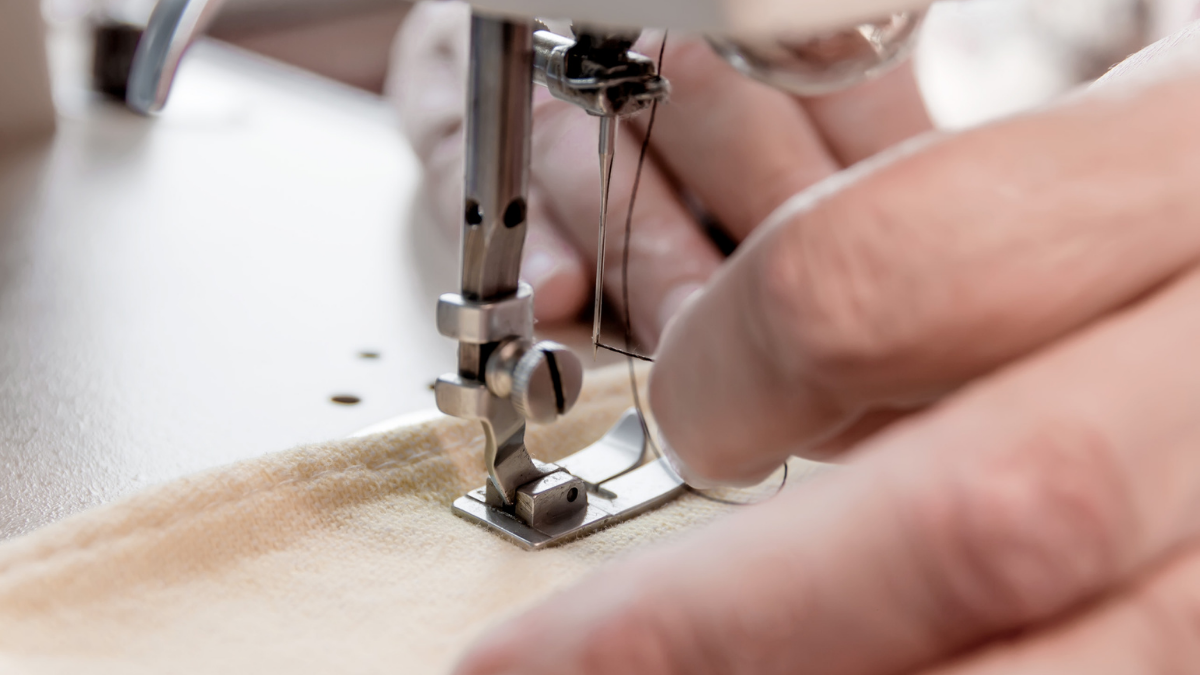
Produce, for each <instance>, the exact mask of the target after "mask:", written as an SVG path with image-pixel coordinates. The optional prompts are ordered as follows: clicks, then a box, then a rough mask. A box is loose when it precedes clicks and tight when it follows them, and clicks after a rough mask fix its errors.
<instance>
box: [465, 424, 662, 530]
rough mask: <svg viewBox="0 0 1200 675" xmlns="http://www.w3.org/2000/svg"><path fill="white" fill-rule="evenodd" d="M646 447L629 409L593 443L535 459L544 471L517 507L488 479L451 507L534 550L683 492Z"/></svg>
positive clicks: (522, 493)
mask: <svg viewBox="0 0 1200 675" xmlns="http://www.w3.org/2000/svg"><path fill="white" fill-rule="evenodd" d="M645 451H646V438H645V436H644V435H643V433H642V423H641V420H639V419H638V414H637V411H634V410H630V411H629V412H627V413H625V415H624V416H623V417H622V418H621V421H620V422H618V423H617V425H616V426H615V427H613V428H612V430H611V431H609V432H608V434H607V435H606V436H605V437H604V438H602V439H600V441H599V442H597V443H595V444H594V445H591V446H589V447H587V448H585V449H583V450H580V451H579V452H577V453H575V454H574V455H571V456H570V457H567V458H566V459H562V460H560V461H559V462H558V463H557V464H541V463H537V465H538V466H539V468H541V469H542V470H544V471H546V472H547V473H546V475H545V476H544V477H542V478H539V479H537V480H535V481H532V482H530V483H528V484H526V485H524V486H522V487H521V488H519V489H518V490H517V499H516V504H515V505H514V506H515V508H514V509H513V510H512V511H510V510H508V509H505V508H503V507H497V506H492V505H490V504H491V502H490V501H489V498H488V491H489V488H490V487H491V484H490V483H489V484H488V485H486V486H484V487H481V488H479V489H478V490H472V491H471V492H469V493H467V495H466V496H464V497H459V498H458V500H457V501H455V502H454V513H455V514H457V515H459V516H462V517H463V518H466V519H468V520H472V521H474V522H476V523H479V524H480V525H484V526H487V527H489V528H491V529H494V530H496V532H497V533H498V534H500V535H501V536H503V537H505V538H507V539H509V540H511V541H512V542H513V543H515V544H517V545H519V546H523V547H525V548H527V549H530V550H536V549H540V548H545V547H547V546H553V545H555V544H559V543H563V542H566V541H569V540H571V539H574V538H576V537H580V536H583V535H586V534H589V533H591V532H593V531H595V530H598V529H600V528H603V527H605V526H608V525H614V524H616V523H618V522H620V521H622V520H625V519H627V518H632V517H634V516H636V515H639V514H641V513H644V512H646V511H650V510H652V509H655V508H657V507H659V506H661V505H662V504H665V503H666V502H669V501H671V500H672V499H674V498H675V497H677V496H679V494H680V493H681V492H682V491H683V489H684V485H683V482H682V481H681V480H680V479H679V477H678V476H676V475H675V473H674V472H673V471H671V469H670V468H668V467H667V466H666V464H665V462H664V461H663V460H661V459H660V460H656V461H654V462H651V463H650V464H647V465H645V466H640V465H641V462H642V458H643V456H644V454H645ZM639 466H640V468H638V467H639Z"/></svg>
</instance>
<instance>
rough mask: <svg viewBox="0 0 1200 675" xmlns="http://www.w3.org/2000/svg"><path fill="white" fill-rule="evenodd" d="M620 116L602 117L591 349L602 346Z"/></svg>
mask: <svg viewBox="0 0 1200 675" xmlns="http://www.w3.org/2000/svg"><path fill="white" fill-rule="evenodd" d="M620 125H621V120H620V118H619V117H601V118H600V227H599V235H598V236H599V241H598V242H597V245H596V299H595V302H594V303H593V305H592V307H593V309H592V312H593V314H592V351H593V352H595V350H596V349H597V348H598V347H599V345H600V326H601V324H602V320H603V316H601V314H602V313H603V311H604V264H605V263H604V258H605V255H604V254H605V252H606V251H607V250H608V241H607V240H608V197H609V193H610V192H611V190H612V168H613V161H614V160H615V159H616V156H617V132H618V131H619V130H620Z"/></svg>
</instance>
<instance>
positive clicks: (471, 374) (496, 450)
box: [435, 14, 550, 508]
mask: <svg viewBox="0 0 1200 675" xmlns="http://www.w3.org/2000/svg"><path fill="white" fill-rule="evenodd" d="M469 91H470V97H469V101H468V110H467V134H466V136H467V145H466V174H467V175H466V189H465V195H466V205H465V208H464V212H463V239H462V270H461V272H462V279H461V293H460V295H459V297H458V298H449V299H444V301H445V302H443V303H440V304H439V311H438V314H439V321H438V325H439V329H444V331H443V332H447V333H451V334H454V335H457V336H458V337H459V338H460V339H459V348H458V373H457V374H456V375H452V376H447V377H443V378H442V379H441V380H439V381H438V383H437V385H436V387H435V389H436V394H437V401H438V407H439V408H440V409H441V410H442V411H443V412H445V413H446V414H449V415H454V416H457V417H464V418H467V419H476V420H479V421H480V422H481V423H482V424H483V430H484V438H485V442H486V447H485V448H484V461H485V462H486V464H487V470H488V478H489V485H490V487H491V490H489V491H488V494H489V496H490V497H491V503H492V504H493V505H495V506H497V507H510V508H511V507H512V506H513V504H514V503H515V501H516V497H517V490H518V489H519V488H520V487H521V486H523V485H525V484H526V483H529V482H530V481H534V480H537V479H539V478H541V477H543V476H545V475H547V474H548V473H550V471H547V470H544V469H542V468H541V467H539V466H538V465H536V464H535V463H534V462H533V460H532V458H530V456H529V453H528V451H527V450H526V449H525V418H524V416H522V415H521V414H520V413H519V412H517V409H516V407H515V406H514V405H513V401H512V399H511V398H506V397H505V398H502V397H499V396H496V395H495V394H493V393H492V392H491V391H490V390H489V389H488V388H487V384H486V378H487V364H488V359H489V358H490V357H491V356H492V354H493V352H495V350H496V349H497V348H498V347H499V346H500V341H501V340H503V339H505V338H512V337H515V338H525V339H528V338H530V337H531V336H532V332H533V330H532V329H533V322H532V314H531V311H532V305H531V304H530V302H529V298H531V297H532V296H531V293H526V292H525V291H526V290H527V289H523V288H522V287H521V284H520V272H521V251H522V249H523V248H524V245H525V229H526V223H525V218H526V212H527V206H526V194H527V189H528V183H529V143H530V128H531V118H532V95H533V28H532V27H531V26H530V25H529V24H527V23H522V22H518V21H510V20H507V19H503V18H497V17H491V16H485V15H480V14H474V15H473V16H472V17H471V58H470V77H469ZM527 310H528V311H527ZM471 317H473V318H471ZM443 319H444V323H443ZM516 329H520V331H519V332H517V330H516ZM501 333H510V334H509V335H500V334H501ZM511 333H517V334H515V335H513V334H511ZM489 337H494V338H496V339H495V340H490V341H487V342H481V340H485V339H486V338H489ZM462 338H466V339H462Z"/></svg>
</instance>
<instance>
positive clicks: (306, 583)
mask: <svg viewBox="0 0 1200 675" xmlns="http://www.w3.org/2000/svg"><path fill="white" fill-rule="evenodd" d="M624 373H625V371H624V370H623V369H621V368H618V369H616V370H613V371H607V372H606V373H604V374H601V375H599V376H593V377H591V378H590V382H589V384H588V387H587V390H586V392H585V394H584V397H583V399H582V400H581V403H580V404H579V405H578V406H577V408H576V410H575V411H574V412H573V413H572V414H571V415H569V416H568V417H567V418H566V419H565V420H563V421H562V422H560V423H558V424H556V425H554V426H551V427H538V428H533V429H531V433H530V441H529V443H530V447H531V449H532V450H533V452H534V454H535V455H536V456H538V457H539V458H542V459H549V460H553V459H555V458H558V457H561V456H563V455H566V454H569V453H571V452H574V451H575V450H577V449H580V448H582V447H585V446H586V445H587V444H589V443H592V442H594V441H595V440H597V439H598V438H599V437H600V436H602V435H603V434H604V432H605V431H607V429H608V428H609V426H610V425H611V424H612V423H613V422H614V421H615V420H616V419H617V418H618V416H619V415H620V413H621V412H622V411H623V410H625V409H626V408H627V407H628V406H629V404H630V400H629V399H630V397H629V389H628V386H629V385H628V379H627V378H626V376H625V374H624ZM481 455H482V434H481V433H480V432H479V430H478V425H476V424H473V423H466V422H462V421H459V420H453V419H448V418H442V419H438V420H435V421H431V422H427V423H423V424H418V425H415V426H408V427H405V428H401V429H398V430H395V431H391V432H387V433H383V434H379V435H374V436H369V437H365V438H359V439H350V440H345V441H340V442H335V443H327V444H323V445H317V446H312V447H306V448H301V449H298V450H294V451H290V452H286V453H282V454H279V455H275V456H270V457H265V458H263V459H260V460H255V461H251V462H245V463H242V464H237V465H234V466H231V467H228V468H224V469H220V470H216V471H212V472H209V473H206V474H203V475H200V476H196V477H192V478H186V479H182V480H178V481H175V482H172V483H169V484H166V485H163V486H160V487H157V488H154V489H151V490H148V491H146V492H144V493H141V494H139V495H136V496H134V497H132V498H129V499H126V500H125V501H123V502H119V503H115V504H112V505H109V506H106V507H103V508H100V509H96V510H94V511H91V512H88V513H84V514H81V515H79V516H76V517H73V518H70V519H68V520H65V521H63V522H61V523H58V524H56V525H53V526H50V527H48V528H46V529H44V530H41V531H38V532H35V533H33V534H31V535H29V536H26V537H23V538H20V539H16V540H13V541H11V542H8V543H6V544H4V545H3V546H0V672H4V673H58V672H62V673H68V672H69V673H80V672H86V673H107V672H120V673H139V672H146V673H175V672H182V673H193V672H221V673H274V672H279V673H289V674H292V675H296V674H301V673H316V672H337V673H366V672H389V673H439V672H445V671H447V670H449V669H450V668H451V666H452V665H453V663H454V661H455V660H456V659H457V657H458V656H460V655H461V653H462V651H463V650H464V649H465V648H466V646H467V645H468V644H469V642H470V641H471V639H472V638H473V637H475V636H476V635H477V634H478V633H479V632H480V631H481V630H483V629H485V628H486V627H487V626H488V625H489V624H491V623H492V622H495V621H499V620H502V619H503V617H505V616H507V615H509V614H510V613H512V612H516V611H518V610H519V609H520V608H521V607H522V606H525V605H527V604H528V603H531V602H534V601H536V600H538V599H540V598H544V597H545V596H546V594H548V593H550V592H551V591H553V590H554V589H556V588H559V587H561V586H563V585H564V584H567V583H569V582H572V581H575V580H577V579H578V578H579V577H580V576H581V575H582V574H584V573H585V572H587V571H588V570H590V569H592V568H594V567H595V566H597V565H598V564H600V563H602V562H604V561H605V560H608V559H610V558H612V557H613V556H615V555H618V554H619V553H621V552H622V551H626V550H629V549H633V548H636V547H639V546H644V545H646V544H648V543H649V542H653V541H658V540H662V539H665V538H668V537H671V536H675V535H676V533H678V532H680V531H681V530H685V529H687V528H689V527H693V526H696V525H697V524H700V523H703V522H705V521H708V520H710V519H712V518H714V517H716V516H717V515H718V514H719V513H721V512H722V511H724V510H725V509H726V508H727V507H724V506H720V505H718V504H714V503H713V502H711V501H705V500H702V499H700V498H698V497H696V496H692V495H688V496H684V497H683V498H681V499H679V500H676V501H675V502H673V503H671V504H670V505H668V506H666V507H664V508H662V509H660V510H658V511H655V512H652V513H649V514H646V515H644V516H641V517H640V518H637V519H635V520H632V521H629V522H627V523H624V524H621V525H619V526H616V527H613V528H610V529H608V530H605V531H603V532H600V533H597V534H594V535H592V536H590V537H587V538H584V539H581V540H578V541H576V542H573V543H571V544H568V545H566V546H563V547H559V548H555V549H551V550H546V551H541V552H536V553H529V552H525V551H522V550H520V549H518V548H516V547H515V546H513V545H511V544H509V543H506V542H504V541H502V540H501V539H500V538H499V537H497V536H496V535H494V534H492V533H489V532H487V531H485V530H483V529H482V528H479V527H477V526H475V525H472V524H469V523H468V522H466V521H463V520H461V519H459V518H457V517H455V516H453V515H452V514H451V513H450V508H449V506H450V503H451V502H452V501H453V500H454V499H455V498H457V497H458V496H460V495H461V494H463V493H464V492H465V491H467V490H468V489H471V488H475V487H478V486H479V485H482V484H483V480H484V473H483V470H482V459H481Z"/></svg>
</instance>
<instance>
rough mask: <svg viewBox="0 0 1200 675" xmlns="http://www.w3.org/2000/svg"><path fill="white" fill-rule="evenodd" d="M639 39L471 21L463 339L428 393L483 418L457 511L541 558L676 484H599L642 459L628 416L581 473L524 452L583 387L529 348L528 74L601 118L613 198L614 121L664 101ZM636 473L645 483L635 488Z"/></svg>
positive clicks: (567, 361) (565, 359)
mask: <svg viewBox="0 0 1200 675" xmlns="http://www.w3.org/2000/svg"><path fill="white" fill-rule="evenodd" d="M634 39H636V35H635V34H631V33H602V32H598V31H583V32H581V33H580V35H579V39H578V40H575V41H572V40H570V39H568V38H559V37H557V36H554V34H552V33H549V32H546V31H543V32H539V33H538V37H537V38H536V40H535V38H534V34H533V31H532V28H531V27H530V26H528V25H526V24H522V23H518V22H515V21H511V20H507V19H502V18H493V17H488V16H482V15H479V14H476V15H474V16H473V17H472V20H471V60H470V84H469V87H470V95H469V99H468V100H469V107H468V113H467V134H466V135H467V148H466V173H467V180H466V190H465V197H466V199H465V204H464V210H463V220H464V224H463V243H462V284H461V285H462V288H461V291H460V293H458V294H450V295H445V296H443V297H442V299H441V301H440V302H439V304H438V330H439V331H440V332H441V333H442V334H443V335H445V336H447V337H450V338H453V339H456V340H458V341H459V359H458V372H457V373H456V374H453V375H448V376H445V377H443V378H441V379H440V380H439V381H438V383H437V385H436V387H435V390H436V395H437V402H438V407H439V408H440V409H441V410H442V411H443V412H445V413H447V414H449V415H454V416H456V417H461V418H466V419H473V420H479V421H480V422H481V423H482V425H483V429H484V438H485V443H486V446H485V448H484V461H485V464H486V467H487V471H488V482H487V484H486V485H484V486H483V487H482V488H479V489H478V490H475V491H473V492H472V493H470V494H469V495H468V496H466V497H463V498H461V499H459V500H458V502H456V506H455V511H456V512H457V513H459V514H462V515H465V516H467V517H470V518H474V519H476V520H479V521H480V522H488V523H500V524H501V525H498V526H497V527H498V528H499V529H500V530H502V531H504V532H509V533H511V532H519V533H521V534H517V535H512V537H513V538H514V541H519V542H524V543H525V545H529V546H531V547H535V548H536V547H540V546H542V545H546V544H547V543H548V542H551V541H559V540H562V539H563V538H564V537H570V536H576V535H578V534H582V533H584V532H586V531H590V530H591V529H593V528H594V527H599V526H600V525H602V524H604V523H607V522H612V521H614V519H621V518H627V517H629V516H632V515H635V514H636V513H638V512H640V511H641V510H644V509H647V508H652V507H653V506H655V505H657V504H658V503H661V501H662V500H665V499H669V498H670V497H671V496H674V494H676V493H677V492H676V491H677V490H678V489H679V488H680V486H681V485H682V482H681V481H678V480H677V479H676V480H672V479H670V478H668V477H666V474H665V473H663V472H664V470H665V465H662V466H660V467H658V468H657V469H655V468H654V467H653V466H649V467H645V468H643V469H638V470H637V471H633V472H632V473H628V475H627V476H623V477H620V478H617V479H616V480H614V481H613V483H614V484H616V483H617V482H618V481H627V482H625V483H621V486H620V487H621V491H613V490H610V489H608V488H607V487H605V485H602V484H601V483H603V482H604V481H606V480H609V479H612V478H613V477H615V476H620V475H621V474H624V473H626V472H629V471H630V470H631V469H632V468H634V467H635V466H636V464H637V463H639V462H641V461H642V458H643V456H644V445H645V443H644V440H645V439H644V438H642V437H641V433H642V432H641V425H640V422H639V421H638V420H637V419H636V416H635V418H634V421H635V423H636V427H633V426H631V425H630V424H629V423H628V422H627V421H623V422H622V424H620V425H618V428H617V429H616V430H614V432H612V433H610V434H609V436H606V437H605V439H603V440H602V441H601V442H600V443H597V444H595V445H594V446H592V447H591V448H589V449H588V450H585V451H584V452H581V453H577V454H576V455H574V456H573V457H572V458H570V461H571V462H573V466H575V467H576V468H578V469H579V470H581V471H582V475H578V474H575V473H574V472H573V471H571V470H567V469H564V468H562V467H560V466H556V465H552V464H543V463H541V462H538V461H537V460H535V459H533V458H532V457H530V455H529V452H528V451H527V449H526V447H525V425H526V422H527V421H533V422H552V421H554V420H555V419H557V418H558V417H559V416H561V415H563V414H565V413H566V412H567V411H569V410H570V409H571V408H572V407H573V406H574V405H575V402H576V401H577V400H578V398H579V394H580V391H581V390H582V387H583V365H582V364H581V363H580V361H579V359H578V357H576V356H575V355H574V354H573V353H572V352H571V351H570V350H568V349H567V348H566V347H564V346H562V345H560V344H557V343H553V342H542V343H538V344H534V342H533V304H532V299H533V295H532V291H531V290H530V288H529V287H528V286H525V285H523V284H520V282H519V275H520V265H521V250H522V248H523V246H524V241H525V228H526V224H525V217H526V186H527V183H528V170H529V169H528V165H529V142H530V117H531V107H532V105H531V104H532V98H531V94H532V92H531V88H532V86H533V81H534V79H535V78H536V79H537V80H538V81H539V82H542V83H544V84H546V85H547V86H548V87H550V89H551V91H553V92H555V95H556V96H559V97H560V98H564V99H565V100H568V101H571V102H572V103H575V104H577V105H580V106H582V107H584V109H585V110H587V111H588V112H590V113H592V114H595V115H600V116H601V119H602V121H601V128H602V133H601V140H600V153H601V165H602V168H603V169H604V173H605V190H606V191H607V181H608V178H609V175H610V173H611V166H612V160H613V156H614V154H615V142H616V131H617V120H618V118H619V116H620V115H626V114H632V113H633V112H636V111H638V110H640V109H642V108H644V107H646V106H648V105H650V104H652V103H653V102H654V101H657V100H662V99H663V98H664V97H665V96H666V95H667V91H668V86H667V84H666V81H665V80H663V79H662V78H661V77H659V76H658V74H657V72H656V71H657V66H656V65H655V64H654V63H653V62H652V61H650V60H649V59H646V58H645V57H642V56H640V55H638V54H635V53H633V52H630V51H629V50H630V47H631V46H632V44H633V40H634ZM535 42H536V44H537V48H536V49H535ZM535 55H536V58H535ZM535 61H536V64H537V66H536V69H535ZM535 73H536V74H535ZM602 218H603V216H602ZM602 231H603V230H602ZM631 433H635V434H636V436H637V438H638V439H640V441H635V440H633V438H632V437H631V436H630V434H631ZM635 445H636V448H635ZM656 471H657V473H656ZM635 474H637V475H640V476H642V478H641V479H640V480H632V477H633V476H634V475H635ZM593 502H594V503H593Z"/></svg>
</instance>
